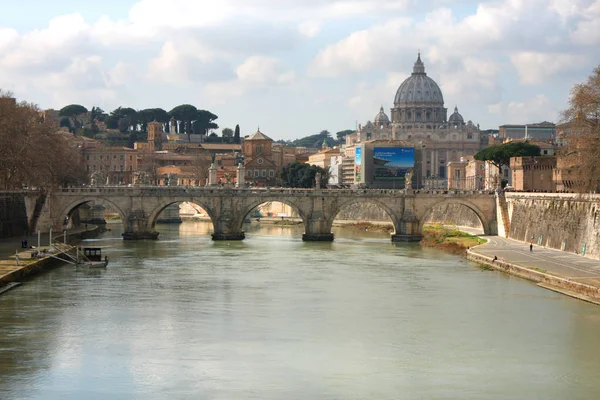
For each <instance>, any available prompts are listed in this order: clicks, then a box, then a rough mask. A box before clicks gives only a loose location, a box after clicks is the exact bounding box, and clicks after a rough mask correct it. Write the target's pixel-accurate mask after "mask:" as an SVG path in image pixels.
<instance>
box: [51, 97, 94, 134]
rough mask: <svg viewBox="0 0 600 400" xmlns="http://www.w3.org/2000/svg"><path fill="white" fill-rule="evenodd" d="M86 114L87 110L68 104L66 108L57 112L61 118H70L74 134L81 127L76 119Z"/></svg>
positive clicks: (81, 124) (80, 106)
mask: <svg viewBox="0 0 600 400" xmlns="http://www.w3.org/2000/svg"><path fill="white" fill-rule="evenodd" d="M87 112H88V109H87V108H85V107H84V106H82V105H80V104H69V105H68V106H65V107H63V108H61V109H60V110H59V111H58V115H59V116H61V117H68V118H71V119H72V120H73V123H74V125H75V126H74V127H73V129H74V133H77V132H78V131H79V129H80V128H81V127H82V126H83V123H82V122H81V121H80V120H79V119H78V117H79V116H80V115H82V114H85V113H87Z"/></svg>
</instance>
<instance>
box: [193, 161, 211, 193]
mask: <svg viewBox="0 0 600 400" xmlns="http://www.w3.org/2000/svg"><path fill="white" fill-rule="evenodd" d="M210 164H211V158H210V156H209V155H208V154H206V153H197V154H195V155H194V158H193V159H192V163H191V166H192V174H193V175H194V179H195V180H197V181H198V184H199V185H200V186H203V185H204V184H205V182H206V180H207V179H208V169H209V168H210Z"/></svg>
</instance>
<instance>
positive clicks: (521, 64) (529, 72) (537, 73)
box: [510, 52, 586, 85]
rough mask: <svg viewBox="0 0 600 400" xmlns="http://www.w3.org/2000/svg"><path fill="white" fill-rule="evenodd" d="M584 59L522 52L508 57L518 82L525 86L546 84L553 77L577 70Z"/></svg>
mask: <svg viewBox="0 0 600 400" xmlns="http://www.w3.org/2000/svg"><path fill="white" fill-rule="evenodd" d="M585 59H586V57H585V56H583V55H573V54H566V53H563V54H553V53H536V52H522V53H517V54H513V55H511V56H510V60H511V62H512V63H513V65H514V66H515V68H516V69H517V72H518V74H519V81H520V82H521V83H523V84H526V85H537V84H541V83H544V82H546V81H547V80H548V79H549V78H552V77H554V76H555V75H557V74H559V73H562V72H566V71H569V70H570V69H576V68H579V67H580V66H581V65H582V64H583V63H585Z"/></svg>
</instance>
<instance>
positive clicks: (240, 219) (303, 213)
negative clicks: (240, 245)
mask: <svg viewBox="0 0 600 400" xmlns="http://www.w3.org/2000/svg"><path fill="white" fill-rule="evenodd" d="M265 203H283V204H285V205H287V206H289V207H291V208H292V209H294V211H296V212H297V213H298V216H299V217H300V219H301V220H302V225H303V226H304V229H305V231H306V230H307V229H308V215H307V214H308V212H307V210H304V209H303V208H302V207H301V206H300V205H299V204H298V203H296V202H295V201H293V200H289V199H287V198H280V197H276V196H274V197H267V198H260V199H256V200H253V201H250V202H248V203H247V204H245V205H244V206H243V207H242V208H241V212H240V213H239V214H238V215H236V221H235V225H234V226H236V227H238V228H239V230H240V232H241V231H242V230H243V225H244V221H245V220H246V217H247V216H248V215H249V214H250V213H251V212H252V210H254V209H255V208H256V207H258V206H260V205H262V204H265Z"/></svg>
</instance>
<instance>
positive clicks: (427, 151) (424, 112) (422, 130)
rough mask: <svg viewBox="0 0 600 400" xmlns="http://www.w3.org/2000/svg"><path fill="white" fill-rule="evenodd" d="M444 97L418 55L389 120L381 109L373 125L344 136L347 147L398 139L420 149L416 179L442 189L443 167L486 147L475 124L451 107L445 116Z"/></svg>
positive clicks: (444, 175) (485, 138)
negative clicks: (420, 155)
mask: <svg viewBox="0 0 600 400" xmlns="http://www.w3.org/2000/svg"><path fill="white" fill-rule="evenodd" d="M447 113H448V110H447V108H445V106H444V97H443V95H442V91H441V89H440V87H439V86H438V84H437V83H436V82H435V81H434V80H433V79H431V78H430V77H428V76H427V73H426V72H425V65H424V64H423V62H422V61H421V55H420V54H419V56H418V57H417V61H416V62H415V64H414V67H413V73H412V75H411V76H409V77H408V78H407V79H406V80H405V81H404V82H403V83H402V84H401V85H400V87H399V88H398V90H397V92H396V95H395V97H394V106H393V107H392V109H391V118H389V117H388V116H387V115H386V114H385V112H384V111H383V107H382V108H381V109H380V110H379V113H378V114H377V115H376V116H375V118H374V120H373V122H371V121H368V122H367V123H366V124H365V125H359V128H358V130H357V131H356V132H354V133H353V134H350V135H348V136H347V137H346V144H347V145H355V144H357V143H361V142H364V141H368V140H398V141H403V142H408V143H410V144H411V145H412V146H414V147H415V148H419V149H423V154H422V161H420V162H422V165H419V177H418V178H419V179H418V181H419V182H421V184H424V182H426V181H427V180H428V179H429V180H431V179H435V180H436V181H438V180H441V181H443V186H446V181H445V180H446V179H447V176H448V174H447V165H448V163H449V162H451V161H459V160H460V159H461V157H467V156H472V155H474V154H475V153H477V152H478V151H479V150H481V149H482V148H483V147H485V146H486V145H487V141H488V139H487V135H483V134H482V132H481V130H480V129H479V125H475V124H474V123H473V122H471V121H467V122H465V119H464V118H463V116H462V115H461V114H460V113H459V112H458V107H454V112H453V113H452V114H451V115H450V117H448V116H447Z"/></svg>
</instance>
